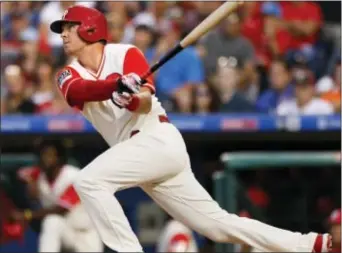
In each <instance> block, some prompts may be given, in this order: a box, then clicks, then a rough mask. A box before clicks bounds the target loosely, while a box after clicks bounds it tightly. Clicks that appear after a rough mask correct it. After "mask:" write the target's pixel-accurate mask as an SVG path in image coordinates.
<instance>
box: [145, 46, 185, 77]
mask: <svg viewBox="0 0 342 253" xmlns="http://www.w3.org/2000/svg"><path fill="white" fill-rule="evenodd" d="M183 49H184V48H183V47H182V45H181V44H179V43H178V44H177V45H176V46H175V47H174V48H173V49H172V50H170V51H169V52H167V53H166V54H165V55H164V56H163V57H162V58H161V59H160V60H159V61H158V62H157V63H156V64H154V65H153V66H152V67H151V68H150V69H149V70H148V71H147V72H146V73H144V74H143V75H142V76H141V84H144V83H146V82H147V80H146V78H147V77H149V76H150V75H151V74H152V73H154V72H155V71H156V70H157V69H159V68H160V67H161V66H163V65H164V64H165V62H167V61H168V60H170V59H171V58H172V57H174V56H175V55H176V54H178V53H179V52H180V51H182V50H183Z"/></svg>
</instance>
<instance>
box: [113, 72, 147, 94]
mask: <svg viewBox="0 0 342 253" xmlns="http://www.w3.org/2000/svg"><path fill="white" fill-rule="evenodd" d="M117 82H118V83H117V84H118V92H119V93H123V92H127V93H130V94H136V93H139V91H140V87H141V78H140V76H138V75H137V74H135V73H129V74H127V75H123V76H121V77H120V78H119V79H118V81H117Z"/></svg>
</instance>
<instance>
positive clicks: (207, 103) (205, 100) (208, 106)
mask: <svg viewBox="0 0 342 253" xmlns="http://www.w3.org/2000/svg"><path fill="white" fill-rule="evenodd" d="M213 102H214V101H213V96H212V94H211V91H210V89H209V87H208V85H207V84H202V85H198V86H196V87H194V112H195V113H200V114H209V113H211V112H212V111H213Z"/></svg>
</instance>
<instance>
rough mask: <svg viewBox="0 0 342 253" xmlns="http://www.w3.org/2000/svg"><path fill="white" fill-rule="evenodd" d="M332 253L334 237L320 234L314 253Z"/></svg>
mask: <svg viewBox="0 0 342 253" xmlns="http://www.w3.org/2000/svg"><path fill="white" fill-rule="evenodd" d="M331 251H332V237H331V235H329V234H319V235H317V237H316V240H315V244H314V246H313V249H312V252H313V253H323V252H331Z"/></svg>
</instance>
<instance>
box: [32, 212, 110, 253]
mask: <svg viewBox="0 0 342 253" xmlns="http://www.w3.org/2000/svg"><path fill="white" fill-rule="evenodd" d="M62 248H65V249H68V250H72V251H74V252H103V249H104V247H103V243H102V241H101V239H100V237H99V234H98V233H97V231H96V230H95V229H94V228H92V229H87V230H78V229H75V228H73V227H72V226H71V225H70V222H68V219H66V218H65V217H64V216H61V215H57V214H50V215H48V216H46V217H45V218H44V220H43V223H42V230H41V232H40V234H39V242H38V252H61V249H62Z"/></svg>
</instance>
